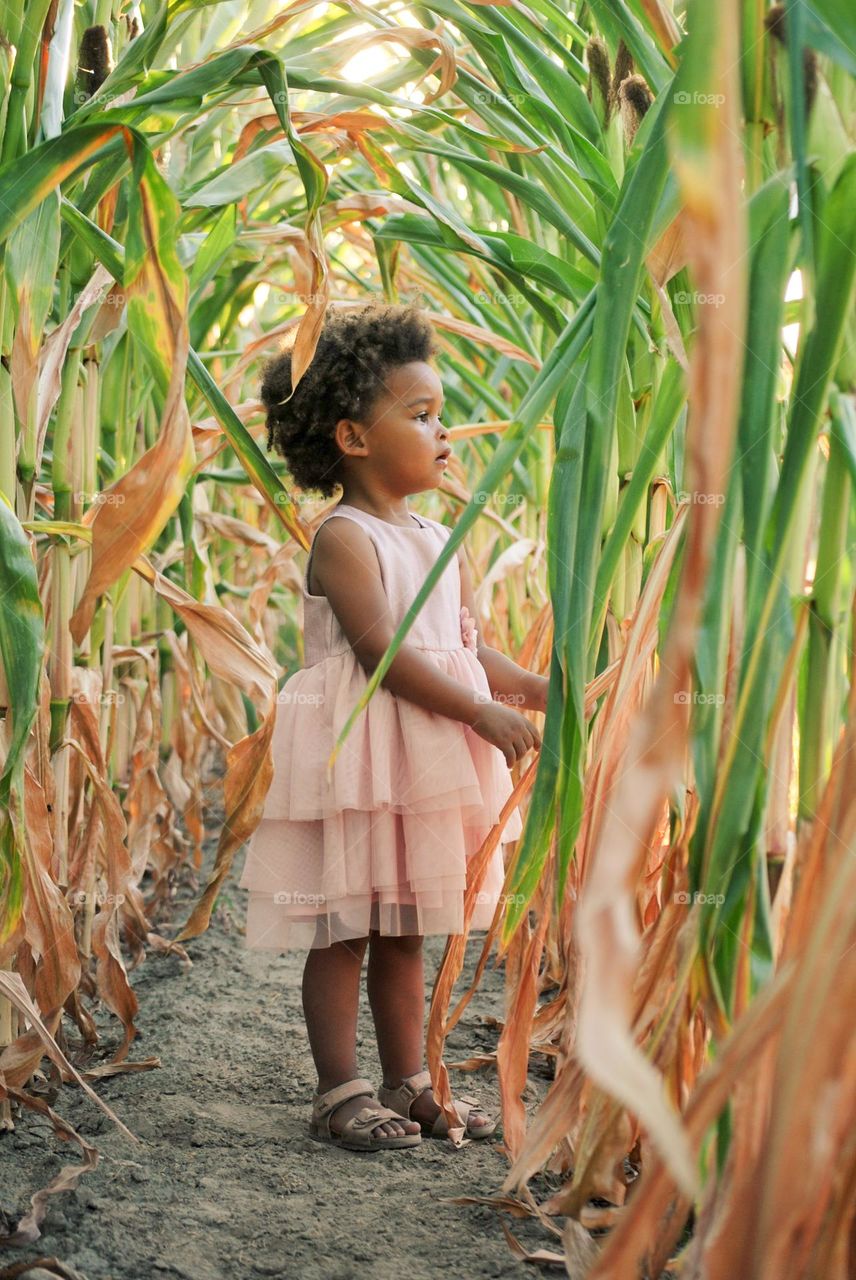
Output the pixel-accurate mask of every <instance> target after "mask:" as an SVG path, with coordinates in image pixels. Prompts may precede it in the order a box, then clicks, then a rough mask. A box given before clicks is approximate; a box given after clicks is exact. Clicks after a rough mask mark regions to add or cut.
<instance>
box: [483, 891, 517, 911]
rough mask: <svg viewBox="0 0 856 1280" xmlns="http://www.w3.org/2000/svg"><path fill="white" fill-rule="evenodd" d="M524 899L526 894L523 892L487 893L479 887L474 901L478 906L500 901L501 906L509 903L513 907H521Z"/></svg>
mask: <svg viewBox="0 0 856 1280" xmlns="http://www.w3.org/2000/svg"><path fill="white" fill-rule="evenodd" d="M525 901H526V895H525V894H523V893H498V894H495V895H494V894H492V893H487V892H486V891H485V890H484V889H480V890H479V891H478V893H477V894H476V902H477V903H478V904H479V905H480V906H484V905H487V906H490V905H492V904H493V903H494V902H501V903H502V905H503V906H506V905H507V904H509V903H510V904H511V905H512V906H514V907H522V906H523V904H524V902H525Z"/></svg>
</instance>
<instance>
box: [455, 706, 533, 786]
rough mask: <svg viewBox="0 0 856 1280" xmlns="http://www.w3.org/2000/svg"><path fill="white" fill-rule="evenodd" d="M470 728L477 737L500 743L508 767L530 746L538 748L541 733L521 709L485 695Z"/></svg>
mask: <svg viewBox="0 0 856 1280" xmlns="http://www.w3.org/2000/svg"><path fill="white" fill-rule="evenodd" d="M471 728H473V729H474V730H475V731H476V733H477V734H478V735H479V737H480V738H484V739H485V741H486V742H490V743H492V744H493V746H495V747H499V749H500V751H501V752H502V753H503V755H504V756H505V760H506V763H507V765H508V767H509V769H510V768H511V766H512V765H513V764H515V763H516V762H517V761H518V760H521V759H522V758H523V756H525V755H526V752H527V751H529V750H531V749H532V747H534V748H535V750H536V751H537V750H539V748H540V746H541V735H540V733H539V732H538V730H537V729H536V728H535V727H534V725H531V724H530V723H529V721H528V720H527V719H526V717H525V716H524V715H522V714H521V712H519V711H515V710H514V708H513V707H508V706H503V704H502V703H500V702H494V701H493V699H491V700H490V701H488V700H487V698H485V701H484V703H483V704H482V706H481V709H480V710H479V713H478V715H477V716H476V718H475V720H474V721H473V722H472V725H471Z"/></svg>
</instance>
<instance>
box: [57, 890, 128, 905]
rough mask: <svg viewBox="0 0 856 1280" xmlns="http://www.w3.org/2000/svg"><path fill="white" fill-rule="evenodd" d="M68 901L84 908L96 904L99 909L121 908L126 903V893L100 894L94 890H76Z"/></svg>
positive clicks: (69, 896)
mask: <svg viewBox="0 0 856 1280" xmlns="http://www.w3.org/2000/svg"><path fill="white" fill-rule="evenodd" d="M68 901H69V902H71V903H73V904H74V905H75V906H80V907H82V906H84V905H85V904H86V903H87V902H94V903H95V904H96V905H97V906H99V907H120V906H121V905H122V903H123V902H124V901H125V895H124V893H98V892H96V891H94V890H88V889H75V890H74V892H73V893H70V894H69V895H68Z"/></svg>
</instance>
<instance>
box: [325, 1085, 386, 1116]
mask: <svg viewBox="0 0 856 1280" xmlns="http://www.w3.org/2000/svg"><path fill="white" fill-rule="evenodd" d="M364 1093H367V1094H369V1095H370V1096H371V1097H372V1098H373V1097H374V1096H375V1091H374V1085H373V1084H372V1082H371V1080H364V1079H362V1078H361V1077H358V1078H357V1079H354V1080H346V1081H345V1082H344V1083H343V1084H337V1085H334V1086H333V1088H332V1089H328V1090H327V1092H326V1093H316V1095H315V1097H314V1099H313V1103H312V1110H313V1112H314V1115H315V1119H316V1120H323V1118H324V1117H325V1116H329V1115H330V1114H331V1113H332V1112H333V1111H335V1110H336V1108H337V1107H338V1106H341V1104H342V1103H343V1102H347V1101H348V1099H349V1098H358V1097H359V1096H360V1095H361V1094H364ZM364 1109H365V1108H364Z"/></svg>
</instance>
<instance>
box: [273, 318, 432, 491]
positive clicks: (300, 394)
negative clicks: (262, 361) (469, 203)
mask: <svg viewBox="0 0 856 1280" xmlns="http://www.w3.org/2000/svg"><path fill="white" fill-rule="evenodd" d="M293 345H294V339H293V338H292V340H291V344H290V345H289V346H287V347H286V348H285V349H284V350H283V351H282V352H281V353H280V354H279V355H277V356H274V357H273V359H271V360H269V361H268V362H267V364H266V365H265V366H264V368H263V370H262V384H261V398H262V403H263V404H264V406H265V408H266V409H267V427H268V450H270V449H271V448H272V447H273V446H276V449H277V451H278V452H279V453H281V454H282V456H283V457H284V458H285V460H286V462H287V463H288V469H289V471H290V472H291V474H292V476H293V477H294V480H295V482H296V483H297V484H298V485H299V486H300V488H301V489H313V490H318V491H319V492H320V493H322V494H323V495H324V497H326V498H329V497H332V495H333V493H334V492H335V489H336V486H337V484H340V483H341V477H342V472H341V461H342V458H343V457H344V455H343V454H342V452H341V450H340V449H339V447H338V445H337V444H336V441H335V439H334V435H333V433H334V431H335V428H336V424H337V422H338V421H339V419H340V418H351V419H353V420H354V421H356V422H362V421H365V419H366V418H367V417H368V415H369V413H370V411H371V408H372V405H373V403H374V401H375V400H376V399H377V397H378V396H379V395H381V394H382V393H383V390H384V382H383V379H384V376H385V375H386V374H387V373H388V372H389V371H390V370H391V369H393V368H395V366H396V365H400V364H409V363H410V361H412V360H424V361H427V360H428V359H429V358H430V357H431V356H432V355H434V354H435V353H436V346H435V343H434V331H433V329H432V328H431V324H430V321H429V320H428V318H427V317H426V316H425V315H424V314H423V313H422V312H421V311H420V309H419V307H418V306H417V305H416V304H415V303H409V304H407V305H388V304H382V303H377V302H372V303H369V304H368V306H365V307H361V308H360V309H359V310H350V309H349V310H344V309H343V310H338V309H336V310H328V312H327V314H326V316H325V319H324V326H323V328H322V330H321V334H320V337H319V339H318V346H317V348H316V350H315V355H314V356H313V357H312V362H311V364H310V365H309V368H308V369H307V370H306V372H305V373H304V375H303V377H302V378H301V379H300V382H299V383H298V384H297V389H296V391H295V392H294V394H293V395H292V393H291V350H292V348H293Z"/></svg>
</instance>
